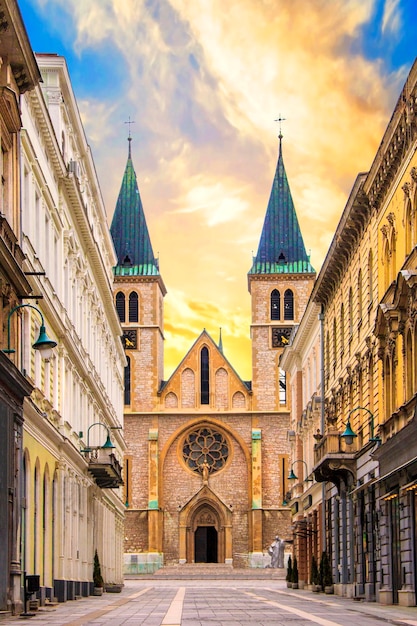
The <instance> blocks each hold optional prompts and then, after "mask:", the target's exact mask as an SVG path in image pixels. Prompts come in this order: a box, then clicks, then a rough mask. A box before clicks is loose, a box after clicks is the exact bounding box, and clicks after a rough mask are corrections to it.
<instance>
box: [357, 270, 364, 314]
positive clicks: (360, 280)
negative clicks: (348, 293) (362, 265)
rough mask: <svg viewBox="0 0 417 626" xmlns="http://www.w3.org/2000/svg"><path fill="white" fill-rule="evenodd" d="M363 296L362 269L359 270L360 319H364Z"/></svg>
mask: <svg viewBox="0 0 417 626" xmlns="http://www.w3.org/2000/svg"><path fill="white" fill-rule="evenodd" d="M362 309H363V297H362V270H359V276H358V321H359V322H360V321H361V319H362Z"/></svg>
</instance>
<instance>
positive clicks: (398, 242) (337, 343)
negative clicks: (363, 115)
mask: <svg viewBox="0 0 417 626" xmlns="http://www.w3.org/2000/svg"><path fill="white" fill-rule="evenodd" d="M416 96H417V64H416V63H415V64H414V66H413V68H412V69H411V72H410V74H409V76H408V79H407V82H406V84H405V86H404V89H403V91H402V93H401V96H400V98H399V101H398V103H397V105H396V107H395V110H394V112H393V115H392V118H391V120H390V123H389V125H388V128H387V130H386V132H385V135H384V137H383V140H382V142H381V145H380V147H379V149H378V152H377V154H376V157H375V160H374V162H373V164H372V166H371V169H370V171H369V172H368V173H365V174H359V175H358V177H357V179H356V181H355V184H354V186H353V189H352V192H351V194H350V197H349V199H348V202H347V204H346V207H345V209H344V211H343V213H342V216H341V219H340V222H339V225H338V227H337V230H336V233H335V236H334V238H333V241H332V244H331V246H330V249H329V252H328V254H327V256H326V259H325V261H324V263H323V267H322V269H321V271H320V274H319V276H318V278H317V281H316V284H315V286H314V289H313V292H312V296H311V301H310V305H309V307H308V308H307V312H306V314H305V317H304V318H303V320H302V322H301V324H300V327H299V331H298V332H302V331H303V329H304V328H306V327H307V326H308V324H309V310H310V309H311V306H312V305H313V304H315V305H316V306H318V307H319V310H320V317H321V321H320V324H321V325H322V326H321V327H322V332H323V349H322V350H321V352H320V355H321V360H322V366H321V372H322V373H321V383H320V384H321V390H322V391H321V393H322V397H323V399H324V412H323V421H322V422H321V427H322V431H321V432H320V433H319V434H320V437H317V438H316V441H315V442H314V445H313V450H314V460H313V467H312V472H313V475H314V479H315V481H317V483H321V484H322V485H324V494H323V495H324V499H323V505H324V508H323V513H322V514H323V519H324V520H325V535H324V537H323V547H324V549H325V550H326V551H327V553H328V555H329V557H330V560H331V563H332V572H333V583H334V590H335V592H336V593H338V594H340V595H346V596H349V597H355V598H358V599H361V598H364V599H367V600H371V601H372V600H374V601H375V600H376V601H379V602H381V603H398V604H402V605H407V606H413V605H415V604H416V588H417V572H416V565H415V563H416V561H415V555H416V554H417V524H416V511H417V508H416V501H415V493H416V491H417V448H416V446H415V445H414V443H413V442H414V441H415V434H414V433H415V428H416V425H415V415H416V394H415V390H416V388H417V384H416V383H417V380H416V362H417V361H416V353H417V350H416V323H415V319H416V315H415V309H416V305H415V303H416V275H417V261H416V208H417V173H416V172H417V160H416V156H415V154H416V148H417V130H416V128H417V127H416V119H417V106H416V102H417V98H416ZM317 324H318V323H316V325H317ZM317 329H319V326H318V325H317ZM320 332H321V331H320ZM296 339H297V337H296ZM296 350H297V342H296V341H294V342H293V346H290V348H288V349H287V351H288V354H285V355H284V359H286V363H287V366H288V367H290V366H291V351H292V352H293V353H296ZM308 355H309V353H308V349H307V348H305V349H303V350H302V352H301V353H300V355H299V356H300V362H303V359H305V358H307V357H308ZM294 384H295V383H293V385H294ZM306 403H308V398H303V402H302V406H301V408H300V411H301V412H300V411H298V412H297V411H296V412H295V414H294V419H295V420H299V421H298V422H297V423H298V430H297V429H296V433H297V434H298V435H299V436H300V437H301V438H302V443H300V444H299V446H301V448H302V450H303V451H304V450H305V447H306V446H311V443H312V442H309V440H308V437H309V435H308V429H307V430H306V429H305V428H303V426H302V424H303V415H304V414H305V411H306V409H307V407H308V404H306ZM300 426H301V428H300ZM299 453H300V447H299V448H298V449H296V450H294V451H293V455H295V456H297V455H298V454H299ZM303 454H305V452H303ZM305 489H306V487H304V490H305ZM291 495H292V500H291V502H293V501H294V498H295V497H296V496H297V493H295V494H291ZM293 513H295V512H294V511H293ZM303 516H304V517H306V515H305V513H304V514H303ZM297 519H298V518H297V516H296V515H293V521H295V522H296V523H297ZM302 558H304V557H302ZM306 558H308V556H307V557H306ZM304 567H305V569H306V571H308V569H309V568H310V563H309V562H306V563H305V564H304ZM306 582H309V581H308V580H306Z"/></svg>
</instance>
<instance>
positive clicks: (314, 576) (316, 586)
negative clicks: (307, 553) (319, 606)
mask: <svg viewBox="0 0 417 626" xmlns="http://www.w3.org/2000/svg"><path fill="white" fill-rule="evenodd" d="M310 584H311V590H312V591H314V592H315V593H318V592H319V591H321V585H320V576H319V568H318V566H317V559H316V557H315V556H314V555H313V556H312V557H311V576H310Z"/></svg>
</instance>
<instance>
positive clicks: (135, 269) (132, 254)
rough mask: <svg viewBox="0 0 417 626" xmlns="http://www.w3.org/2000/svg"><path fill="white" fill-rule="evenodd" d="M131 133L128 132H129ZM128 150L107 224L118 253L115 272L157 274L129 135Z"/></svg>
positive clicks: (134, 274) (120, 273) (126, 274)
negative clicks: (113, 206)
mask: <svg viewBox="0 0 417 626" xmlns="http://www.w3.org/2000/svg"><path fill="white" fill-rule="evenodd" d="M129 135H130V133H129ZM128 142H129V154H128V158H127V163H126V169H125V172H124V174H123V180H122V186H121V188H120V192H119V197H118V198H117V204H116V210H115V212H114V215H113V220H112V223H111V227H110V232H111V236H112V238H113V243H114V247H115V250H116V254H117V266H116V267H115V268H114V273H115V275H116V276H155V275H158V274H159V267H158V260H157V259H156V258H155V256H154V253H153V250H152V244H151V240H150V237H149V232H148V227H147V225H146V220H145V214H144V211H143V206H142V200H141V199H140V194H139V188H138V183H137V180H136V172H135V169H134V167H133V163H132V155H131V142H132V138H131V137H130V136H129V138H128Z"/></svg>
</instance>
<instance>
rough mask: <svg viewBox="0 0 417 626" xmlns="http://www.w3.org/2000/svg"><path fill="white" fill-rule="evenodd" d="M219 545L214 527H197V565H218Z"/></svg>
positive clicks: (195, 536) (195, 534) (195, 550)
mask: <svg viewBox="0 0 417 626" xmlns="http://www.w3.org/2000/svg"><path fill="white" fill-rule="evenodd" d="M217 544H218V541H217V530H216V528H215V527H214V526H197V528H196V530H195V533H194V555H195V558H194V561H195V563H218V557H217Z"/></svg>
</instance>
